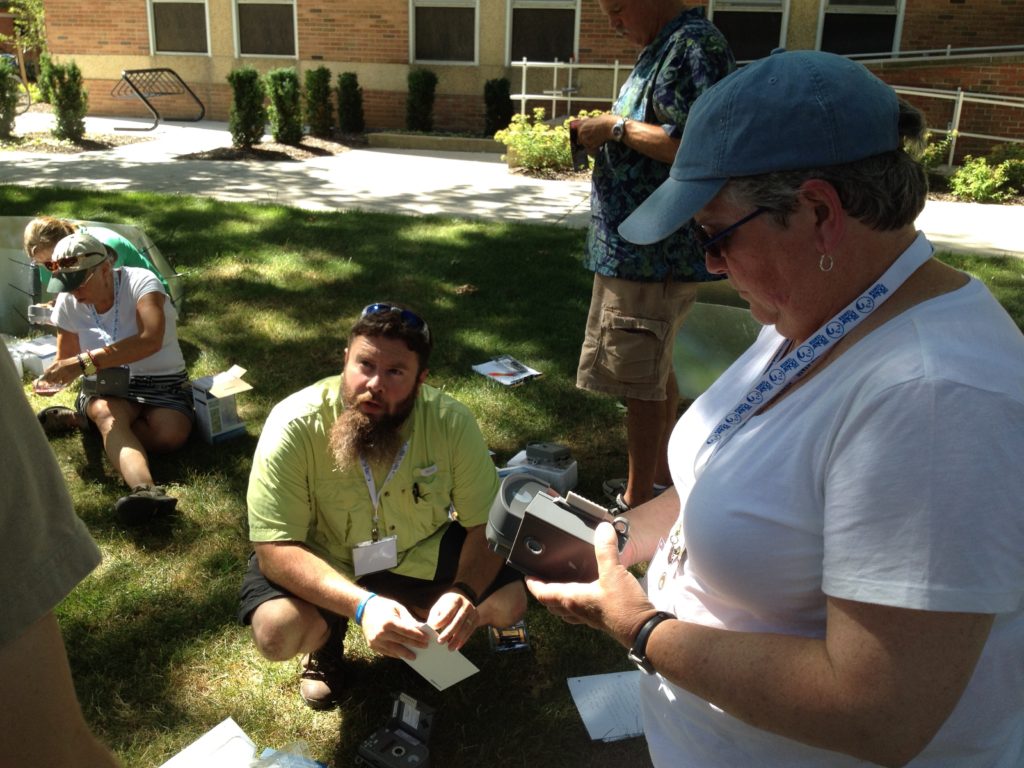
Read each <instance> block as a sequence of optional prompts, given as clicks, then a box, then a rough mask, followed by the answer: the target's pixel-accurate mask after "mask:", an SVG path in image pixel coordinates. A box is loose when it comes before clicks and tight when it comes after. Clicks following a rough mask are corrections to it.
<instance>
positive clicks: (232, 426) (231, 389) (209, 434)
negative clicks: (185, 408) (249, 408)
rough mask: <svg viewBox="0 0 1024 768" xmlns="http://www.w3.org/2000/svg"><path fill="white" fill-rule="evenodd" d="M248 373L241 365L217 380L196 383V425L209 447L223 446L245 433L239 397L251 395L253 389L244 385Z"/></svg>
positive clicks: (193, 395)
mask: <svg viewBox="0 0 1024 768" xmlns="http://www.w3.org/2000/svg"><path fill="white" fill-rule="evenodd" d="M244 375H245V369H244V368H241V367H239V366H237V365H233V366H231V368H229V369H228V370H226V371H223V372H221V373H218V374H215V375H213V376H203V377H202V378H198V379H195V380H194V381H193V382H192V397H193V399H194V400H195V406H196V421H197V422H198V423H199V428H200V429H201V430H202V433H203V439H204V440H206V442H208V443H211V444H212V443H220V442H223V441H224V440H230V439H231V438H232V437H237V436H238V435H241V434H243V433H244V432H245V423H244V422H243V421H242V420H241V419H240V418H238V405H237V403H236V402H235V395H237V394H239V393H240V392H248V391H249V390H250V389H252V385H251V384H249V383H247V382H245V381H243V380H242V377H243V376H244Z"/></svg>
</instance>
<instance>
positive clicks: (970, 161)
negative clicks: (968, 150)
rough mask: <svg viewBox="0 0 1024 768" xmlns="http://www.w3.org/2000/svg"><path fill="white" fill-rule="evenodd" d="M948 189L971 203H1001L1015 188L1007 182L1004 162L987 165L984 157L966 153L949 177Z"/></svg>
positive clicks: (1011, 194)
mask: <svg viewBox="0 0 1024 768" xmlns="http://www.w3.org/2000/svg"><path fill="white" fill-rule="evenodd" d="M949 188H950V191H952V193H953V194H954V195H956V196H957V197H959V198H960V199H961V200H968V201H970V202H973V203H1001V202H1003V201H1005V200H1007V199H1008V198H1010V197H1012V196H1013V195H1014V194H1015V193H1016V190H1015V189H1013V188H1012V187H1010V186H1009V185H1008V184H1007V180H1006V164H1005V163H1000V164H999V165H994V166H993V165H989V163H988V161H987V160H986V159H985V158H984V157H971V156H970V155H967V157H965V158H964V162H963V164H962V165H961V166H960V167H959V168H957V170H956V172H955V173H954V174H953V175H952V176H951V177H950V179H949Z"/></svg>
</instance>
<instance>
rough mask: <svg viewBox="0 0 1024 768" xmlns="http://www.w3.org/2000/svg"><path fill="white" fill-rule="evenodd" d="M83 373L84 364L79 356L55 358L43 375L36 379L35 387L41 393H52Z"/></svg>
mask: <svg viewBox="0 0 1024 768" xmlns="http://www.w3.org/2000/svg"><path fill="white" fill-rule="evenodd" d="M81 375H82V366H81V365H80V364H79V362H78V358H77V357H66V358H64V359H63V360H54V361H53V362H52V363H51V364H50V366H49V367H48V368H47V369H46V370H45V371H43V375H42V376H40V377H39V378H38V379H36V383H35V384H33V389H34V390H35V392H36V393H37V394H40V395H52V394H54V393H55V392H59V391H60V390H62V389H63V388H64V387H66V386H67V385H68V384H70V383H71V382H72V381H74V380H75V379H77V378H78V377H79V376H81Z"/></svg>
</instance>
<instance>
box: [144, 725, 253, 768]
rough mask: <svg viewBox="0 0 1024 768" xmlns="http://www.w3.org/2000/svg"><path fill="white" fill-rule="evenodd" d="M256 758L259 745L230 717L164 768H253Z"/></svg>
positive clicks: (164, 765)
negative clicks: (251, 767)
mask: <svg viewBox="0 0 1024 768" xmlns="http://www.w3.org/2000/svg"><path fill="white" fill-rule="evenodd" d="M255 754H256V744H254V743H253V741H252V739H250V738H249V737H248V736H246V735H245V731H243V730H242V729H241V728H239V727H238V723H236V722H235V721H234V720H232V719H231V718H230V717H229V718H227V719H226V720H223V721H221V723H220V724H218V725H216V726H214V727H213V728H211V729H210V730H209V731H207V732H206V733H204V734H203V735H202V736H200V737H199V738H198V739H196V740H195V741H193V742H192V743H191V744H189V745H188V746H187V747H185V749H183V750H182V751H181V752H179V753H178V754H176V755H175V756H174V757H172V758H171V759H170V760H168V761H167V762H166V763H164V764H163V765H161V766H160V768H249V766H250V765H251V764H252V758H253V755H255Z"/></svg>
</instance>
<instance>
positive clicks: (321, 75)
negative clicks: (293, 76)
mask: <svg viewBox="0 0 1024 768" xmlns="http://www.w3.org/2000/svg"><path fill="white" fill-rule="evenodd" d="M304 85H305V88H304V91H305V93H304V96H305V101H306V123H307V124H308V125H309V132H310V133H311V134H312V135H314V136H319V137H320V138H327V137H329V136H330V135H331V129H332V128H333V127H334V120H333V109H332V105H331V70H329V69H328V68H327V67H317V68H316V69H307V70H306V80H305V84H304Z"/></svg>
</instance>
